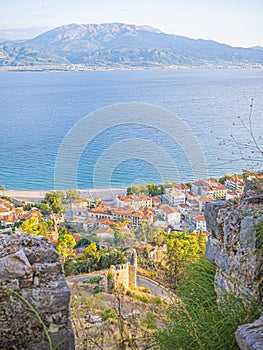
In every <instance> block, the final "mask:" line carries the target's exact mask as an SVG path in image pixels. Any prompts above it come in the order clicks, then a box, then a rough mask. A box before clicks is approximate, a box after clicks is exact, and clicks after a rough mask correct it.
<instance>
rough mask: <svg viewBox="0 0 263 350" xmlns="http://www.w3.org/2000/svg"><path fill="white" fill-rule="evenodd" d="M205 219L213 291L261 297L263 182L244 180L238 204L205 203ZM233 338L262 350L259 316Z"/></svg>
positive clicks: (262, 329)
mask: <svg viewBox="0 0 263 350" xmlns="http://www.w3.org/2000/svg"><path fill="white" fill-rule="evenodd" d="M205 218H206V221H207V226H208V228H209V230H210V231H211V232H212V233H211V236H210V237H209V240H208V244H207V250H206V255H207V257H208V259H209V260H210V261H211V262H213V263H215V264H216V266H217V269H216V275H215V289H216V291H217V294H218V297H219V298H220V297H221V296H222V294H224V292H225V291H227V292H230V293H233V294H235V295H237V296H239V297H241V298H244V296H245V295H248V294H249V295H253V296H255V297H256V298H258V300H259V301H260V302H261V303H262V301H263V300H262V297H263V181H262V180H258V179H256V180H252V181H249V180H247V181H246V185H245V190H244V193H243V196H242V198H241V200H240V201H238V202H231V201H228V202H224V201H218V202H208V203H207V204H206V210H205ZM236 339H237V342H238V344H239V346H240V348H241V349H242V350H252V349H254V350H256V349H263V323H262V317H261V318H260V319H259V320H257V321H255V322H254V323H252V324H248V325H243V326H240V327H238V330H237V331H236Z"/></svg>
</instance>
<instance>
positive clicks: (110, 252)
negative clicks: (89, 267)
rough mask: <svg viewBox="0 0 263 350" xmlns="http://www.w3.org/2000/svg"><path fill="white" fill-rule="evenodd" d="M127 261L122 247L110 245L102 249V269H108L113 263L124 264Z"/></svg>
mask: <svg viewBox="0 0 263 350" xmlns="http://www.w3.org/2000/svg"><path fill="white" fill-rule="evenodd" d="M125 262H126V257H125V254H124V253H123V252H122V251H121V250H120V249H116V248H113V247H110V248H106V249H103V250H101V251H100V259H99V262H98V267H99V268H100V269H107V268H109V267H110V266H111V265H117V264H124V263H125Z"/></svg>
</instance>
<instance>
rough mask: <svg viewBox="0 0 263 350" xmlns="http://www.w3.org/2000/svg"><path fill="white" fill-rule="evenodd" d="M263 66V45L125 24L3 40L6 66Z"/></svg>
mask: <svg viewBox="0 0 263 350" xmlns="http://www.w3.org/2000/svg"><path fill="white" fill-rule="evenodd" d="M155 67H157V68H163V67H263V48H262V47H260V46H255V47H252V48H241V47H232V46H229V45H225V44H221V43H218V42H216V41H212V40H203V39H190V38H187V37H183V36H178V35H174V34H166V33H163V32H161V31H160V30H158V29H155V28H153V27H150V26H136V25H128V24H123V23H105V24H69V25H64V26H61V27H58V28H55V29H52V30H49V31H47V32H45V33H43V34H41V35H39V36H37V37H35V38H34V39H31V40H19V41H6V40H0V69H1V70H8V69H21V70H26V69H43V70H45V69H61V70H72V69H74V70H78V69H107V68H111V69H122V68H123V69H129V68H130V69H131V68H133V69H136V68H155Z"/></svg>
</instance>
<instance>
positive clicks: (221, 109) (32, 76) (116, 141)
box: [0, 70, 263, 189]
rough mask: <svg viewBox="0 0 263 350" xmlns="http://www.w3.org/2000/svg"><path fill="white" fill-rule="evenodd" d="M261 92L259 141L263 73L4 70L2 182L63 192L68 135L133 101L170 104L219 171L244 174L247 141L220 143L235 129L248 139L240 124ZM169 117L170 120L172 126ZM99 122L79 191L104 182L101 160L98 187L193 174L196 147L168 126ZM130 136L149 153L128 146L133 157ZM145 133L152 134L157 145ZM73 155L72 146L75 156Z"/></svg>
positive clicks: (0, 83) (260, 124)
mask: <svg viewBox="0 0 263 350" xmlns="http://www.w3.org/2000/svg"><path fill="white" fill-rule="evenodd" d="M251 98H254V108H253V126H254V130H255V133H256V136H257V137H258V138H259V137H260V136H261V135H262V134H263V71H260V70H191V71H170V70H169V71H168V70H166V71H111V72H57V73H54V72H1V73H0V144H1V146H0V147H1V148H0V185H2V184H3V185H5V186H6V188H8V189H53V188H54V169H55V163H56V158H57V154H58V151H59V147H60V145H61V143H62V141H63V139H64V138H65V136H66V135H67V133H68V132H70V130H71V129H72V128H73V127H74V125H76V123H77V122H78V121H80V120H81V119H82V118H83V117H84V116H86V115H88V114H89V113H91V112H94V111H96V110H97V109H100V108H103V107H107V106H109V105H114V104H118V103H125V102H144V103H148V104H154V105H157V106H161V107H165V108H166V109H168V110H170V111H171V112H173V113H174V114H175V115H176V116H177V117H179V118H180V119H181V120H182V121H184V122H185V123H186V124H187V125H188V126H189V127H190V128H191V130H192V132H193V134H194V135H195V137H196V138H197V139H198V141H199V144H200V146H201V148H202V150H203V153H204V157H205V159H206V162H207V171H208V174H209V176H220V175H222V174H224V173H233V172H240V171H242V169H244V168H247V167H248V166H251V164H248V162H247V161H241V160H240V155H239V154H238V153H237V151H238V150H237V147H234V146H231V145H228V146H227V147H224V146H220V145H219V143H220V140H223V139H228V138H230V135H231V134H233V135H235V137H236V138H237V139H238V140H240V142H242V141H244V140H245V141H246V140H247V137H248V134H247V132H246V131H245V129H244V127H242V126H241V125H238V120H237V116H238V115H240V116H241V117H242V118H243V119H244V121H246V120H247V119H248V116H249V105H250V100H251ZM127 119H128V117H127ZM166 122H167V121H166V120H165V119H164V120H163V123H164V124H165V123H166ZM96 123H97V124H98V125H101V132H100V133H97V134H96V135H94V137H93V140H92V141H91V142H90V143H89V144H88V145H87V146H86V147H85V148H84V149H83V150H82V154H81V157H80V161H79V163H78V167H77V169H76V171H77V179H78V182H77V186H78V187H79V188H82V189H83V188H93V187H94V172H95V165H96V162H97V161H98V160H101V161H102V165H101V166H102V171H101V170H100V175H101V176H100V181H99V182H97V183H96V184H95V185H96V186H97V187H105V186H106V185H107V186H108V183H107V182H103V176H104V173H105V176H106V177H107V178H108V177H110V178H111V185H112V187H122V186H127V185H129V184H131V183H134V182H135V183H143V182H145V183H149V182H157V183H159V182H161V181H162V180H171V181H172V180H181V181H187V180H193V173H192V170H191V165H190V164H189V161H188V158H187V154H185V152H184V150H182V149H181V148H180V146H178V144H177V143H176V142H174V140H172V139H169V138H167V136H166V135H165V134H164V133H163V132H161V131H160V130H157V129H154V128H151V127H149V126H148V127H147V126H142V125H134V124H129V120H127V124H122V125H118V126H116V125H115V126H113V127H112V128H108V129H107V130H104V123H105V120H103V118H101V119H100V118H98V120H97V122H96ZM233 123H234V124H235V125H233ZM165 127H166V128H170V127H171V128H172V125H171V126H170V125H165ZM123 140H133V141H134V145H138V147H140V152H141V156H138V152H134V157H133V156H132V155H131V154H130V153H131V152H130V153H129V152H127V153H128V154H129V159H126V158H125V153H126V152H125V143H123V142H122V141H123ZM138 140H145V141H146V142H148V143H149V147H147V144H141V143H140V142H139V141H138ZM185 142H188V140H185ZM189 142H190V141H189ZM116 145H120V148H121V152H122V154H123V158H122V159H121V161H119V162H118V163H116V164H114V166H113V170H112V169H111V173H110V174H108V173H107V171H108V168H109V167H108V164H109V161H111V154H113V153H111V152H116V148H117V147H118V146H116ZM151 145H153V146H154V145H156V146H157V147H159V148H161V149H162V151H163V153H164V154H167V155H168V156H169V157H170V158H171V160H173V162H174V163H175V164H176V168H177V171H178V175H177V176H175V174H174V171H173V170H174V169H173V166H172V165H171V169H170V168H169V167H170V165H169V163H167V161H164V164H163V168H165V169H160V168H161V166H160V162H157V161H158V160H160V157H161V158H162V157H164V155H163V156H162V154H161V153H160V154H159V153H158V152H157V151H155V150H154V149H152V147H151ZM126 147H129V145H128V144H126ZM114 149H115V151H114ZM107 151H108V152H107ZM127 151H128V150H127ZM148 152H149V155H148ZM152 152H157V153H152ZM150 153H151V154H150ZM153 154H155V155H156V162H155V161H154V160H153V158H154V155H153ZM71 156H72V155H71V152H70V150H69V152H68V157H71ZM107 157H108V158H107ZM104 158H105V159H106V158H107V159H106V160H107V161H106V162H105V164H104V163H103V159H104ZM69 159H70V158H69ZM103 164H104V165H103ZM103 166H104V168H103ZM255 166H256V167H260V166H261V164H259V165H255ZM162 170H164V173H165V174H166V176H165V179H164V177H163V176H162ZM167 174H168V175H167ZM169 174H170V175H169ZM65 187H67V183H66V182H65Z"/></svg>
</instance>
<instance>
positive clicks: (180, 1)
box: [0, 0, 263, 47]
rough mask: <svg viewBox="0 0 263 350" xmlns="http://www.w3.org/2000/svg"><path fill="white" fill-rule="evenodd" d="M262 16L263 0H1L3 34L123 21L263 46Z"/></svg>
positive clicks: (20, 34) (0, 35) (20, 35)
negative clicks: (65, 25) (68, 25)
mask: <svg viewBox="0 0 263 350" xmlns="http://www.w3.org/2000/svg"><path fill="white" fill-rule="evenodd" d="M262 18H263V0H74V1H73V0H8V1H5V0H0V38H7V39H23V38H29V37H34V36H36V35H38V34H40V33H41V32H44V31H46V30H47V29H51V28H55V27H58V26H60V25H64V24H69V23H79V24H82V23H98V24H99V23H105V22H108V23H109V22H121V23H127V24H136V25H143V24H147V25H151V26H153V27H155V28H158V29H160V30H161V31H163V32H165V33H173V34H177V35H183V36H187V37H190V38H194V39H200V38H202V39H212V40H215V41H218V42H221V43H225V44H229V45H232V46H242V47H250V46H256V45H260V46H263V23H262V22H263V21H262ZM21 28H22V29H23V30H21ZM18 29H19V30H18Z"/></svg>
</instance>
